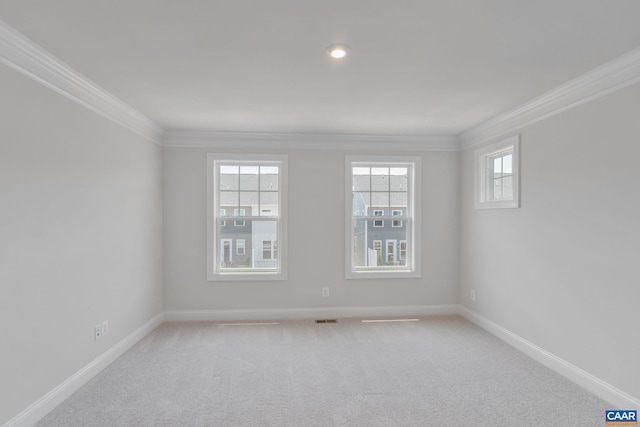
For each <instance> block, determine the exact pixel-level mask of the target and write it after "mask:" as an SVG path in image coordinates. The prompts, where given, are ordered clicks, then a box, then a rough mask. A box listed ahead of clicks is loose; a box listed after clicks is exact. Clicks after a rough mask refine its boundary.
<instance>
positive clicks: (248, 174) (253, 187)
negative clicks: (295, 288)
mask: <svg viewBox="0 0 640 427" xmlns="http://www.w3.org/2000/svg"><path fill="white" fill-rule="evenodd" d="M207 161H208V182H209V185H208V194H209V200H208V208H209V209H208V212H209V215H208V238H207V243H208V244H207V247H208V253H207V278H208V279H209V280H261V279H264V280H269V279H275V280H283V279H286V268H285V267H286V262H285V261H286V260H285V259H283V256H284V255H285V254H286V252H285V251H284V250H283V248H284V247H285V243H286V241H285V236H286V233H285V232H286V222H285V220H284V218H285V214H286V166H287V158H286V156H267V155H255V156H252V155H241V154H237V155H227V154H225V155H217V154H209V155H208V156H207ZM225 212H233V216H234V221H233V226H226V227H225V226H224V225H225V219H229V217H228V216H226V217H225V216H224V213H225ZM234 242H235V245H236V250H235V256H234V252H233V248H232V246H233V243H234ZM267 242H268V248H267V247H266V243H267ZM278 246H279V247H280V251H278V250H277V248H278Z"/></svg>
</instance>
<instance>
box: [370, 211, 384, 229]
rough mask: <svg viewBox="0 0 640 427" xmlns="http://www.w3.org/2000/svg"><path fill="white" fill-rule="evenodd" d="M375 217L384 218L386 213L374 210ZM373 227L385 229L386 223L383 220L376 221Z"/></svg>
mask: <svg viewBox="0 0 640 427" xmlns="http://www.w3.org/2000/svg"><path fill="white" fill-rule="evenodd" d="M373 216H384V211H383V210H381V209H374V210H373ZM373 226H374V227H376V228H378V227H384V221H383V220H381V219H376V220H374V221H373Z"/></svg>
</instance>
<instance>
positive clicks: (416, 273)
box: [345, 270, 422, 280]
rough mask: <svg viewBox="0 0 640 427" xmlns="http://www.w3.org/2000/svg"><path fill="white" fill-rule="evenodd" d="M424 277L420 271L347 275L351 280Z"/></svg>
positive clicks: (349, 272) (355, 272)
mask: <svg viewBox="0 0 640 427" xmlns="http://www.w3.org/2000/svg"><path fill="white" fill-rule="evenodd" d="M419 277H422V276H421V274H420V272H419V271H411V270H390V271H348V272H347V273H346V274H345V278H346V279H347V280H350V279H416V278H419Z"/></svg>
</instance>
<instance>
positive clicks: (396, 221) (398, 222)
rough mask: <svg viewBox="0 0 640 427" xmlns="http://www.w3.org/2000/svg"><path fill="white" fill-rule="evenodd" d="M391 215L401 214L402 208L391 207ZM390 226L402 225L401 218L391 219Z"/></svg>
mask: <svg viewBox="0 0 640 427" xmlns="http://www.w3.org/2000/svg"><path fill="white" fill-rule="evenodd" d="M391 216H402V210H401V209H391ZM391 226H392V227H396V228H397V227H402V220H401V219H394V220H392V221H391Z"/></svg>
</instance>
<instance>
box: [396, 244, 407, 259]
mask: <svg viewBox="0 0 640 427" xmlns="http://www.w3.org/2000/svg"><path fill="white" fill-rule="evenodd" d="M403 245H404V249H402V246H403ZM403 251H404V255H403V254H402V252H403ZM406 260H407V241H406V240H400V241H399V242H398V261H406Z"/></svg>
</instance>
